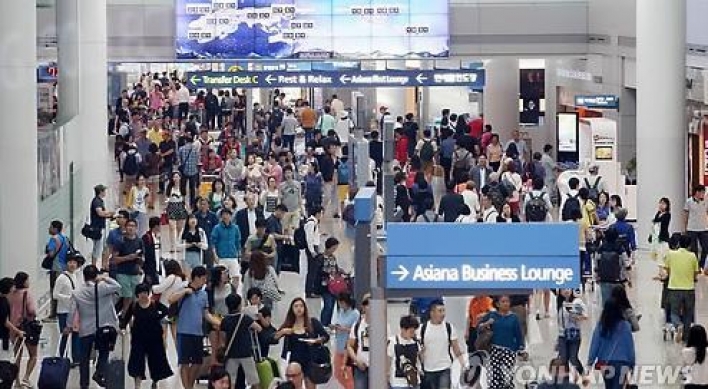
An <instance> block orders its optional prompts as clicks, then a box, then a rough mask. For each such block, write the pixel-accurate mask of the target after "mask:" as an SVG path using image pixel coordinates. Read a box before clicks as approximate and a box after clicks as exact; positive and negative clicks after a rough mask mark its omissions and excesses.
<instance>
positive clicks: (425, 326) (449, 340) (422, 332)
mask: <svg viewBox="0 0 708 389" xmlns="http://www.w3.org/2000/svg"><path fill="white" fill-rule="evenodd" d="M428 323H429V321H426V322H425V323H423V325H422V326H421V327H420V344H421V345H423V347H425V332H426V330H427V329H428ZM445 329H447V345H448V347H447V354H448V355H449V356H450V361H454V360H455V358H453V357H452V351H451V349H452V324H450V323H448V322H445Z"/></svg>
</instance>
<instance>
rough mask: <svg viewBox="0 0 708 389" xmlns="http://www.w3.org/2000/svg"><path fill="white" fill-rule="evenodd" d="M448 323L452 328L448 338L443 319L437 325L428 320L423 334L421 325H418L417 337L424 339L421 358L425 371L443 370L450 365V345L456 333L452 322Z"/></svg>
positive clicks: (455, 337)
mask: <svg viewBox="0 0 708 389" xmlns="http://www.w3.org/2000/svg"><path fill="white" fill-rule="evenodd" d="M449 325H450V328H451V329H452V334H451V335H450V338H449V339H448V336H447V325H446V324H445V322H444V321H443V322H442V323H440V324H437V325H436V324H433V323H431V322H428V324H427V325H426V329H425V336H423V334H422V331H423V326H420V328H419V329H418V331H417V335H418V339H424V340H425V343H424V344H423V346H424V351H423V355H422V358H421V359H422V361H423V367H424V368H425V371H428V372H436V371H443V370H447V369H449V368H450V367H452V360H451V359H450V355H451V354H452V350H451V349H450V346H451V342H455V341H457V334H456V332H455V326H453V325H452V323H450V324H449ZM453 357H454V356H453Z"/></svg>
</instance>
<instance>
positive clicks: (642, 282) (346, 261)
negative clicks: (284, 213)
mask: <svg viewBox="0 0 708 389" xmlns="http://www.w3.org/2000/svg"><path fill="white" fill-rule="evenodd" d="M114 198H115V197H114ZM323 224H324V225H323V232H325V233H327V234H331V235H334V236H336V237H337V238H339V239H340V241H342V242H343V244H342V246H341V248H340V252H339V253H338V256H339V258H340V261H342V262H343V266H344V267H348V266H351V264H352V255H351V252H352V247H351V242H350V241H349V240H348V239H347V238H346V237H345V234H344V231H343V227H342V222H341V221H340V220H327V221H325V222H324V223H323ZM166 233H167V231H165V235H166ZM636 269H637V270H636V271H635V274H634V287H633V288H632V289H630V290H629V295H630V299H631V300H632V302H633V304H634V305H635V306H636V307H637V310H638V311H640V312H641V313H642V314H643V318H642V319H641V327H642V328H641V330H640V331H639V332H638V333H636V334H635V343H636V345H637V362H638V364H639V365H677V364H678V363H679V362H678V361H679V350H680V349H679V346H677V345H676V344H675V343H671V342H665V341H663V340H662V331H661V329H662V325H663V314H662V311H661V310H660V308H659V297H660V294H661V287H660V284H658V283H657V282H655V281H652V280H651V277H652V276H653V275H654V273H655V270H656V265H655V264H654V263H653V262H651V261H650V260H649V259H646V258H645V256H642V255H640V258H639V261H638V265H637V267H636ZM280 282H281V288H282V289H283V290H285V291H286V292H287V294H286V296H285V298H284V299H283V301H282V302H281V303H280V304H279V306H277V307H276V309H275V311H274V323H275V324H276V325H279V324H280V323H282V320H283V318H284V314H285V310H286V309H287V305H288V303H289V301H290V300H291V299H292V298H294V297H296V296H302V295H303V294H304V293H303V279H302V277H301V276H300V275H298V274H294V273H283V274H282V276H281V281H280ZM707 290H708V284H707V282H706V278H704V277H701V280H700V287H699V290H698V292H697V293H698V302H697V304H696V305H697V307H699V308H698V312H697V315H698V321H699V322H700V323H702V324H706V323H707V322H708V320H707V319H708V316H707V315H706V309H705V308H704V307H705V301H706V300H705V298H704V296H705V294H706V291H707ZM536 300H539V299H536ZM539 301H540V300H539ZM585 301H586V303H587V304H588V306H589V308H590V320H588V321H587V322H586V324H585V325H584V341H583V344H582V348H581V351H580V359H581V361H586V360H587V349H588V344H589V337H590V334H591V330H592V327H594V323H595V322H596V321H597V318H598V316H599V306H598V303H597V301H598V296H597V295H596V294H595V293H592V292H588V293H587V294H586V295H585ZM533 304H535V306H534V307H532V309H531V312H532V313H533V312H534V310H535V309H536V306H538V305H539V304H537V302H535V301H534V302H533ZM308 305H309V306H310V309H311V312H313V314H315V315H318V314H319V310H320V301H319V300H309V301H308ZM466 306H467V299H466V298H458V297H454V298H448V299H447V312H448V316H449V317H448V320H449V321H450V322H452V323H453V324H454V325H455V327H456V328H457V329H458V330H459V329H461V328H464V323H465V317H464V314H463V312H466ZM553 310H554V309H553V307H552V308H551V311H553ZM406 312H407V307H406V305H405V304H402V303H390V304H389V306H388V322H389V326H390V328H391V329H396V328H398V318H399V317H400V316H401V315H403V314H405V313H406ZM552 316H553V317H551V318H547V319H542V320H540V321H536V320H534V319H533V317H530V318H529V319H530V320H529V339H528V344H529V347H528V349H529V352H530V361H529V362H527V363H524V364H523V365H522V366H539V365H544V366H545V365H547V364H548V361H549V360H550V359H551V358H552V357H553V356H555V351H554V349H553V345H554V344H555V338H556V333H557V329H556V327H557V326H556V321H555V314H554V313H553V312H552ZM56 335H57V331H56V325H54V324H47V325H46V326H45V332H44V336H45V341H44V342H43V343H42V347H41V355H42V356H47V355H50V354H53V353H54V352H55V351H56V338H57V336H56ZM458 335H459V336H460V339H462V333H461V332H460V333H459V334H458ZM271 351H272V356H274V357H276V356H278V355H279V353H280V347H279V346H277V347H273V348H272V350H271ZM168 355H169V357H170V361H171V363H172V366H173V367H174V368H175V369H176V360H175V351H174V346H173V345H172V343H171V341H170V343H169V349H168ZM458 372H459V366H456V367H455V370H454V372H453V377H459V375H458V374H459V373H458ZM37 373H38V372H37V371H35V374H34V377H36V376H37ZM35 379H36V378H35ZM453 381H457V379H456V378H455V379H453ZM149 385H150V383H149V381H147V382H144V383H143V386H142V387H143V388H149ZM133 386H134V385H133V383H132V381H130V382H127V383H126V388H133ZM593 386H597V385H593ZM68 387H69V388H78V370H72V372H71V377H70V381H69V383H68ZM92 387H95V384H94V386H92ZM384 387H385V385H383V384H382V385H381V386H378V387H377V388H376V389H380V388H384ZM454 387H458V386H457V384H455V386H454ZM519 387H522V386H521V385H520V384H519ZM642 387H646V388H668V387H677V386H673V385H668V384H664V383H659V382H656V380H654V381H652V380H647V381H646V383H645V384H644V385H642ZM160 388H172V389H178V388H182V386H181V384H180V382H179V379H178V378H177V377H172V378H171V379H169V380H166V381H164V382H161V383H160ZM321 388H339V385H338V384H336V383H334V382H331V383H330V384H328V385H322V386H321ZM372 389H374V388H372Z"/></svg>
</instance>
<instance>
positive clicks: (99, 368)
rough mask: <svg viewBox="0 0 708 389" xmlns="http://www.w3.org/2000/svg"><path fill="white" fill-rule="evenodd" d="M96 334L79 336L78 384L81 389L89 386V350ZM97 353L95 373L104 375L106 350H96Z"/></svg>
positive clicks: (106, 358)
mask: <svg viewBox="0 0 708 389" xmlns="http://www.w3.org/2000/svg"><path fill="white" fill-rule="evenodd" d="M95 339H96V336H95V335H94V334H91V335H88V336H83V337H81V361H79V363H80V365H79V377H80V378H79V385H80V386H81V389H87V388H88V387H89V362H90V359H91V350H92V349H93V347H94V346H95V344H94V340H95ZM96 352H97V353H98V361H97V362H96V374H98V375H101V376H103V377H105V374H104V373H103V371H104V369H105V368H106V364H108V354H109V352H108V351H102V350H98V349H97V350H96Z"/></svg>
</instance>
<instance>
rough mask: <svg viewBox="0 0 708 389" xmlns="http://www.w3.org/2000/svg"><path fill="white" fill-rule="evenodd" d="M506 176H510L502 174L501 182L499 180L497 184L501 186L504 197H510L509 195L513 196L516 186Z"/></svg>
mask: <svg viewBox="0 0 708 389" xmlns="http://www.w3.org/2000/svg"><path fill="white" fill-rule="evenodd" d="M507 177H510V176H509V175H507V176H502V178H501V182H499V185H500V186H501V189H502V191H503V192H502V193H505V194H506V197H511V196H513V194H514V192H516V186H515V185H514V183H513V182H511V180H510V179H509V178H507Z"/></svg>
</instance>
